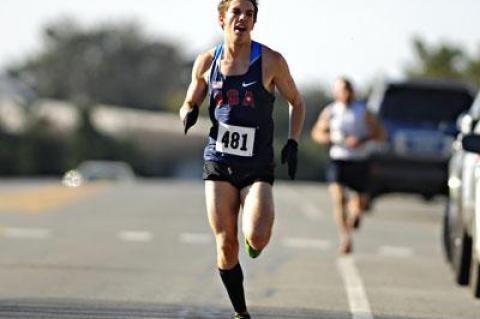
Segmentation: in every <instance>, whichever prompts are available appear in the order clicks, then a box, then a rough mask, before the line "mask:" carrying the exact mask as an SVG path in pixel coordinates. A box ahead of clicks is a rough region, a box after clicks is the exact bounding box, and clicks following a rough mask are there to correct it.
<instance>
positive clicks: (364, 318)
mask: <svg viewBox="0 0 480 319" xmlns="http://www.w3.org/2000/svg"><path fill="white" fill-rule="evenodd" d="M337 266H338V270H339V272H340V275H341V276H342V279H343V283H344V285H345V290H346V292H347V297H348V303H349V306H350V312H351V313H352V319H373V315H372V311H371V310H370V303H369V302H368V298H367V294H366V292H365V289H364V287H363V282H362V278H361V277H360V273H359V272H358V269H357V267H356V266H355V262H354V260H353V257H351V256H346V257H340V258H339V259H338V261H337Z"/></svg>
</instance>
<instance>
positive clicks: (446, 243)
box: [442, 202, 452, 262]
mask: <svg viewBox="0 0 480 319" xmlns="http://www.w3.org/2000/svg"><path fill="white" fill-rule="evenodd" d="M451 240H452V239H451V230H450V202H447V205H445V212H444V214H443V223H442V244H443V251H444V253H445V258H446V259H447V261H448V262H452V243H451Z"/></svg>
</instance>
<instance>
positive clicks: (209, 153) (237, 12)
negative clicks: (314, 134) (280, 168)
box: [180, 0, 305, 319]
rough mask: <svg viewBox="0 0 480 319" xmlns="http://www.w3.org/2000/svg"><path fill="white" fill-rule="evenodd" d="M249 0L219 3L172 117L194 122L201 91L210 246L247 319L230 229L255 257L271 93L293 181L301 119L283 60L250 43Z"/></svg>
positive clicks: (262, 228) (261, 230) (252, 14)
mask: <svg viewBox="0 0 480 319" xmlns="http://www.w3.org/2000/svg"><path fill="white" fill-rule="evenodd" d="M257 13H258V3H257V0H221V1H220V2H219V4H218V22H219V24H220V26H221V27H222V29H223V33H224V42H223V43H222V44H220V45H218V46H217V47H216V48H214V49H211V50H209V51H207V52H205V53H202V54H200V55H199V56H198V58H197V59H196V61H195V64H194V66H193V71H192V82H191V84H190V86H189V88H188V91H187V95H186V98H185V102H184V104H183V106H182V107H181V109H180V118H181V120H182V121H183V123H184V126H185V133H187V131H188V129H189V128H190V127H191V126H192V125H194V124H195V122H196V120H197V116H198V105H200V104H201V103H202V101H203V100H204V98H205V97H206V95H207V93H208V94H209V101H210V104H209V114H210V119H211V121H212V127H211V130H210V134H209V141H208V144H207V146H206V148H205V152H204V160H205V164H204V171H203V179H204V180H205V194H206V204H207V212H208V218H209V222H210V226H211V228H212V230H213V233H214V235H215V239H216V244H217V265H218V268H219V271H220V276H221V279H222V281H223V283H224V285H225V288H226V290H227V293H228V295H229V297H230V300H231V302H232V305H233V308H234V310H235V314H234V315H233V318H238V319H240V318H250V315H249V314H248V311H247V306H246V302H245V295H244V289H243V273H242V269H241V267H240V264H239V259H238V251H239V243H238V240H237V226H238V216H239V210H240V208H241V207H242V208H243V214H242V226H243V229H242V231H243V235H244V237H245V242H244V244H245V248H246V250H247V253H248V254H249V255H250V256H251V257H252V258H256V257H257V256H258V255H259V254H260V252H261V251H262V250H263V249H264V248H265V246H266V245H267V244H268V242H269V240H270V236H271V232H272V226H273V220H274V207H273V195H272V185H273V181H274V159H273V120H272V111H273V104H274V99H275V97H274V91H275V90H278V91H279V92H280V93H281V94H282V95H283V96H284V97H285V99H286V100H287V101H288V103H289V108H290V127H289V137H288V141H287V143H286V145H285V146H284V148H283V150H282V163H285V162H286V163H287V164H288V173H289V176H290V178H291V179H294V178H295V173H296V166H297V146H298V144H297V143H298V141H299V139H300V134H301V131H302V127H303V121H304V117H305V106H304V102H303V99H302V97H301V95H300V93H299V91H298V90H297V88H296V85H295V82H294V81H293V79H292V76H291V75H290V71H289V69H288V66H287V63H286V61H285V59H284V58H283V57H282V56H281V55H280V54H279V53H278V52H275V51H273V50H272V49H270V48H268V47H266V46H264V45H262V44H260V43H257V42H254V41H252V39H251V35H250V33H251V32H252V30H253V27H254V25H255V23H256V20H257Z"/></svg>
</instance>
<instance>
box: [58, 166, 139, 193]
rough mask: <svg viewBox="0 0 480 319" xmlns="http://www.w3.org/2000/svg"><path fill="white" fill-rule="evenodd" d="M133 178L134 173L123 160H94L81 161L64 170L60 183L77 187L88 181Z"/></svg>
mask: <svg viewBox="0 0 480 319" xmlns="http://www.w3.org/2000/svg"><path fill="white" fill-rule="evenodd" d="M134 179H135V173H134V172H133V170H132V168H131V167H130V165H128V164H127V163H125V162H117V161H97V160H95V161H86V162H83V163H81V164H80V165H79V166H78V167H77V168H75V169H72V170H70V171H68V172H66V173H65V175H64V176H63V179H62V183H63V184H64V185H65V186H68V187H77V186H80V185H82V184H83V183H84V182H89V181H98V180H109V181H133V180H134Z"/></svg>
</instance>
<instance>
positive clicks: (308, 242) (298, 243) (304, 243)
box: [283, 238, 332, 250]
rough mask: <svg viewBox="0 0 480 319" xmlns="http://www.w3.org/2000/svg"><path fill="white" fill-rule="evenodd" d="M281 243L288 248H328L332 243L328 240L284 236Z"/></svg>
mask: <svg viewBox="0 0 480 319" xmlns="http://www.w3.org/2000/svg"><path fill="white" fill-rule="evenodd" d="M283 244H284V245H285V246H286V247H288V248H307V249H320V250H328V249H330V247H331V245H332V244H331V243H330V241H328V240H323V239H310V238H286V239H284V240H283Z"/></svg>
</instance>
